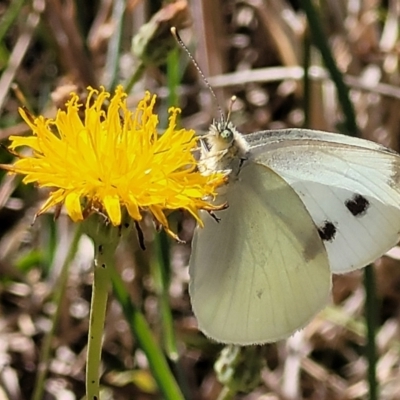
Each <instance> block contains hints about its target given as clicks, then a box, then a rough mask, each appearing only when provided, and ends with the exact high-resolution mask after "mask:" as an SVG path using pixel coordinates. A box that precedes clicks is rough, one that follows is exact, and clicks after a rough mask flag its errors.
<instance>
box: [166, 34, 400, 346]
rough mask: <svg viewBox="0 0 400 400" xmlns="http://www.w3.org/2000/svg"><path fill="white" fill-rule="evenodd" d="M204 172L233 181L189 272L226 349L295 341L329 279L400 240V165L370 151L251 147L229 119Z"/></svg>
mask: <svg viewBox="0 0 400 400" xmlns="http://www.w3.org/2000/svg"><path fill="white" fill-rule="evenodd" d="M171 32H172V34H173V35H174V37H175V38H176V40H177V41H178V43H179V44H180V45H181V46H182V47H183V49H184V50H185V51H186V52H187V54H188V56H189V58H190V59H191V60H192V62H193V63H194V65H195V66H196V68H197V70H198V71H199V73H200V75H201V77H202V78H203V80H204V82H205V84H206V85H207V87H208V88H209V90H210V92H211V94H212V95H213V97H214V98H216V96H215V94H214V91H213V89H212V88H211V86H210V84H209V83H208V81H207V79H206V78H205V76H204V74H203V73H202V71H201V69H200V67H199V66H198V64H197V62H196V60H195V59H194V58H193V56H192V55H191V53H190V51H189V50H188V48H187V47H186V46H185V44H184V43H183V41H182V40H181V39H180V37H179V35H178V33H177V32H176V29H175V28H171ZM219 111H220V114H221V115H223V114H222V111H221V109H220V107H219ZM200 168H202V170H203V172H204V173H206V174H207V173H209V172H212V171H218V170H228V171H229V181H228V184H227V185H226V186H225V187H223V188H222V190H221V193H220V194H219V196H218V199H217V200H218V201H220V202H226V203H227V204H228V207H227V208H226V209H224V210H221V211H218V212H215V214H214V215H210V214H207V213H205V212H203V214H202V220H203V222H204V227H203V228H196V231H195V235H194V238H193V241H192V254H191V257H190V261H189V275H190V282H189V294H190V297H191V302H192V308H193V311H194V314H195V316H196V318H197V321H198V325H199V328H200V330H202V331H203V332H204V333H205V334H206V335H207V336H208V337H210V338H212V339H214V340H216V341H218V342H223V343H233V344H239V345H250V344H261V343H267V342H273V341H276V340H279V339H284V338H287V337H288V336H290V335H292V334H293V333H294V332H295V331H297V330H299V329H301V328H303V327H304V326H305V325H306V324H307V323H308V322H309V321H310V320H311V319H312V318H313V317H314V316H315V315H316V314H317V313H318V312H319V311H320V310H322V309H323V308H324V307H325V306H326V305H327V303H328V301H329V295H330V289H331V276H332V273H336V274H341V273H345V272H350V271H353V270H356V269H358V268H362V267H364V266H366V265H367V264H368V263H370V262H373V261H375V260H376V259H377V258H378V257H380V256H381V255H382V254H384V253H385V252H386V251H387V250H389V249H390V248H392V247H393V246H394V245H395V244H396V243H397V242H398V240H399V238H400V155H399V154H397V153H395V152H394V151H392V150H390V149H387V148H386V147H384V146H381V145H379V144H376V143H374V142H370V141H368V140H364V139H359V138H352V137H349V136H344V135H340V134H334V133H327V132H322V131H316V130H310V129H283V130H276V131H260V132H255V133H252V134H249V135H246V136H243V135H242V134H240V133H239V132H238V131H237V129H236V128H235V126H234V125H233V124H232V123H231V122H229V116H228V118H227V120H225V119H224V118H223V117H221V121H220V122H215V123H213V124H212V125H211V127H210V132H209V133H208V135H206V137H205V140H204V142H203V145H202V149H201V157H200Z"/></svg>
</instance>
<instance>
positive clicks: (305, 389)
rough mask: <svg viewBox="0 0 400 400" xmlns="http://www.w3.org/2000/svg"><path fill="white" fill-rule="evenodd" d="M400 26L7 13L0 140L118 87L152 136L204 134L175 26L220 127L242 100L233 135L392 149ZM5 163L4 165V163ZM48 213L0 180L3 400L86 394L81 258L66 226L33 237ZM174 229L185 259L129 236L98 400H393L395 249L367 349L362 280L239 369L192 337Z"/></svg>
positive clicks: (378, 288)
mask: <svg viewBox="0 0 400 400" xmlns="http://www.w3.org/2000/svg"><path fill="white" fill-rule="evenodd" d="M399 19H400V5H399V2H398V1H396V0H386V1H383V0H366V1H362V0H325V1H315V2H311V1H306V0H298V1H295V0H292V1H289V0H240V1H239V0H215V1H210V0H191V1H190V0H188V1H185V0H176V1H164V2H162V1H145V0H97V1H92V2H89V1H77V0H63V1H62V0H32V1H26V0H9V1H6V0H3V1H1V3H0V69H1V77H0V115H1V118H0V138H1V139H2V140H3V142H4V144H7V138H8V137H9V136H10V135H24V134H26V133H28V130H27V126H26V124H25V123H24V122H23V121H22V120H21V118H20V116H19V114H18V107H19V106H20V105H21V104H25V105H26V106H27V107H28V108H29V109H31V110H32V111H33V112H34V113H35V114H44V115H46V116H49V117H53V116H54V115H55V110H56V109H57V108H58V107H63V105H64V103H65V101H66V100H67V98H68V97H69V93H70V92H71V91H75V92H77V93H81V94H82V96H84V88H85V87H87V86H88V85H91V86H93V87H98V86H100V85H103V86H105V87H106V88H107V89H108V90H112V89H113V88H114V87H115V86H116V85H117V84H122V85H123V86H124V87H125V88H127V89H129V91H130V98H129V101H130V102H131V104H132V107H133V106H134V105H135V104H136V103H137V100H138V99H139V98H141V97H142V95H143V93H144V91H145V90H150V91H152V92H154V93H157V94H158V98H159V101H158V111H159V114H160V119H161V120H162V121H163V120H164V121H165V118H166V117H167V112H166V111H167V108H168V107H169V106H171V105H175V106H180V107H181V108H182V110H183V112H182V118H181V124H182V126H184V127H186V128H193V129H196V130H197V131H206V130H207V127H208V126H209V124H210V123H211V121H212V119H213V118H216V117H219V115H218V112H217V107H216V103H215V100H214V99H213V98H212V97H211V95H210V92H209V91H208V90H207V89H206V88H205V85H204V82H203V81H202V79H201V77H199V73H198V71H197V70H196V68H195V67H194V65H193V64H192V63H191V62H190V60H189V59H188V56H187V55H186V54H185V53H184V52H183V51H182V49H180V48H177V46H176V43H175V41H174V40H173V38H172V37H171V35H170V32H169V29H170V27H171V26H176V27H177V28H178V29H179V31H180V33H181V36H182V38H183V40H184V41H185V43H186V44H187V45H188V47H189V48H190V49H191V51H192V52H193V54H194V56H195V58H196V59H197V60H198V63H199V64H200V66H201V68H202V70H203V71H204V74H205V76H206V77H208V78H209V81H210V83H211V85H212V86H213V87H214V88H215V91H216V93H217V96H218V100H219V103H220V104H221V107H222V108H223V110H224V111H225V110H226V109H227V108H228V104H229V99H230V97H231V96H232V95H233V94H235V95H236V96H237V97H238V100H237V101H236V103H235V104H234V109H233V114H232V120H233V121H234V123H235V124H236V125H237V126H238V127H239V129H240V130H241V131H242V132H244V133H249V132H253V131H257V130H262V129H278V128H285V127H308V128H313V129H323V130H328V131H334V132H342V133H347V134H353V135H360V136H362V137H365V138H368V139H370V140H374V141H377V142H380V143H382V144H384V145H386V146H389V147H391V148H393V149H395V150H399V137H400V135H399V134H400V124H399V120H400V112H399V109H400V101H399V100H400V87H399V81H400V68H399V55H400V47H399ZM318 29H320V31H318ZM304 70H306V71H308V73H307V74H304ZM331 78H332V79H331ZM348 95H349V97H348ZM349 98H350V100H351V102H348V99H349ZM354 116H355V118H354ZM11 161H12V156H11V155H10V154H9V153H8V152H7V151H6V150H2V151H1V153H0V162H1V163H7V162H11ZM294 167H295V166H294ZM44 198H45V194H44V193H42V192H38V191H37V190H36V189H35V188H34V187H32V186H25V185H21V184H20V178H16V177H13V176H7V175H5V174H4V173H3V172H1V183H0V399H10V400H20V399H21V400H22V399H31V398H32V399H36V400H40V399H60V400H64V399H65V400H72V399H81V398H83V396H84V392H85V388H84V373H85V357H86V341H87V329H88V313H89V304H90V296H91V282H92V275H91V260H92V257H93V249H92V245H91V242H90V241H89V240H88V239H87V238H85V237H84V236H81V235H80V234H79V232H76V230H75V229H76V228H75V226H73V224H71V222H70V221H69V220H68V218H67V217H66V216H65V215H64V214H63V213H61V214H60V216H59V217H58V218H57V219H56V220H54V216H53V215H51V214H49V215H44V216H41V217H40V218H38V219H37V220H36V221H35V223H34V224H32V221H33V216H34V214H35V212H36V210H37V209H38V208H39V204H40V203H41V202H42V201H43V199H44ZM171 223H172V226H173V227H174V230H175V231H176V232H178V233H179V235H180V237H181V238H182V239H183V240H185V241H186V243H185V244H178V243H174V242H172V241H171V240H170V239H169V238H167V237H166V236H165V235H163V234H156V233H155V232H154V230H153V228H152V224H151V221H148V224H147V229H145V230H144V235H145V238H144V240H145V244H146V250H142V249H141V248H140V246H139V245H138V242H137V238H136V237H134V236H132V237H131V238H130V239H129V240H127V241H126V242H125V243H124V244H123V245H121V246H120V248H119V250H118V254H117V261H118V262H117V266H116V268H117V271H118V274H117V276H113V285H114V294H113V295H111V296H110V300H109V307H108V312H107V320H106V326H105V331H104V346H103V364H102V379H101V384H102V397H101V399H121V400H123V399H160V398H167V399H178V398H183V397H185V398H187V399H195V400H200V399H204V400H212V399H228V398H237V399H246V400H250V399H262V400H275V399H282V400H286V399H287V400H289V399H290V400H292V399H315V400H316V399H327V400H339V399H341V400H342V399H343V400H345V399H367V398H371V399H374V398H379V399H387V400H389V399H393V400H395V399H399V398H400V379H399V378H400V331H399V317H400V307H399V306H400V268H399V261H398V260H399V257H400V251H399V250H398V249H397V248H395V249H394V250H392V251H391V252H390V254H388V255H386V256H384V257H382V259H380V260H378V261H377V263H376V265H375V267H374V272H375V278H376V279H375V287H374V291H375V292H376V301H375V302H374V303H369V304H372V306H370V309H369V314H370V316H371V315H372V317H370V318H372V321H373V319H374V318H376V321H375V322H376V329H375V328H372V329H370V334H369V335H368V334H367V328H366V323H365V316H366V315H367V314H368V313H367V314H366V313H365V308H364V304H365V299H366V295H365V289H364V285H363V272H362V271H358V272H355V273H352V274H347V275H345V276H338V277H335V279H334V288H333V301H332V305H331V306H329V307H328V308H327V309H325V310H324V311H323V312H322V313H321V314H320V315H318V316H317V317H316V318H315V319H314V320H313V321H312V322H311V323H310V324H309V326H307V328H306V329H304V330H303V331H302V332H301V333H300V334H297V335H295V336H294V337H293V338H291V339H289V340H287V341H281V342H279V343H276V344H269V345H266V346H257V347H252V348H249V349H247V351H244V352H241V353H240V354H239V353H236V352H237V349H235V348H225V349H224V347H223V346H222V345H219V344H216V343H213V342H211V341H209V340H208V339H206V338H205V337H204V336H203V335H202V334H201V333H199V332H198V330H197V329H196V320H195V318H194V317H193V314H192V312H191V307H190V302H189V298H188V293H187V283H188V270H187V264H188V258H189V255H190V240H191V237H192V233H193V229H194V222H193V220H192V219H190V218H189V217H188V216H187V215H183V214H177V215H173V216H172V217H171ZM238 234H241V233H240V232H238ZM370 293H371V291H370ZM143 317H144V318H143ZM370 325H371V324H370ZM372 325H373V323H372ZM147 328H150V330H149V329H147ZM371 332H372V336H371ZM367 337H369V339H368V340H369V343H370V344H371V340H372V339H374V338H375V340H376V357H377V360H376V365H374V363H373V356H371V352H370V356H369V358H368V357H367V354H366V348H368V346H366V345H367V342H368V340H367ZM139 338H140V339H139ZM152 338H154V339H155V340H154V341H152V340H151V339H152ZM369 348H370V349H371V347H369ZM223 349H224V350H223ZM221 350H223V352H222V353H221ZM374 351H375V350H374V349H373V347H372V353H374ZM164 359H165V360H167V363H165V360H164ZM217 360H218V361H217ZM371 360H372V361H371ZM216 361H217V363H216ZM215 363H216V366H215V367H214V364H215ZM371 365H372V367H371ZM369 366H370V368H369ZM215 370H216V371H215ZM374 376H376V379H377V381H378V383H379V389H376V387H375V384H374ZM175 381H176V382H177V385H176V386H177V387H178V388H179V389H178V391H175V390H176V389H175V388H174V385H175V383H174V382H175ZM177 392H182V393H178V394H177ZM245 392H247V393H245Z"/></svg>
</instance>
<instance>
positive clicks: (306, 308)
mask: <svg viewBox="0 0 400 400" xmlns="http://www.w3.org/2000/svg"><path fill="white" fill-rule="evenodd" d="M226 200H227V202H228V204H229V207H228V208H227V209H226V210H224V211H221V212H218V213H217V217H218V218H220V222H218V223H217V222H216V221H215V219H213V218H211V217H210V216H209V215H207V214H206V215H204V224H205V226H204V228H200V229H199V228H198V229H197V231H196V233H195V237H194V240H193V245H192V247H193V249H192V255H191V260H190V276H191V280H190V286H189V290H190V295H191V300H192V306H193V309H194V312H195V315H196V317H197V319H198V323H199V327H200V328H201V330H202V331H203V332H205V333H206V335H208V336H210V337H211V338H213V339H215V340H217V341H220V342H224V343H236V344H242V345H243V344H254V343H265V342H271V341H275V340H278V339H281V338H285V337H287V336H289V335H290V334H292V333H293V332H294V331H296V330H298V329H300V328H302V327H304V326H305V324H306V323H307V322H309V321H310V320H311V318H312V317H313V316H314V315H315V314H316V313H317V312H318V311H319V310H321V309H322V308H323V307H324V306H325V305H326V304H327V301H328V298H329V291H330V281H331V277H330V270H329V263H328V257H327V254H326V250H325V248H324V245H323V242H322V240H321V238H320V236H319V234H318V230H317V228H316V227H315V224H314V222H313V220H312V219H311V217H310V215H309V213H308V212H307V210H306V209H305V207H304V204H303V203H302V201H301V200H300V198H299V196H298V195H297V194H296V192H295V191H294V190H293V189H292V188H291V187H290V186H289V185H288V184H287V183H286V182H285V181H284V180H283V179H282V178H281V177H279V175H277V174H276V173H275V172H274V171H272V170H271V169H269V168H267V167H265V166H263V165H261V164H257V163H253V162H250V161H249V162H247V163H245V165H244V166H243V167H242V169H241V170H240V174H239V176H238V178H237V180H235V181H233V182H231V183H230V184H229V185H228V188H227V198H226Z"/></svg>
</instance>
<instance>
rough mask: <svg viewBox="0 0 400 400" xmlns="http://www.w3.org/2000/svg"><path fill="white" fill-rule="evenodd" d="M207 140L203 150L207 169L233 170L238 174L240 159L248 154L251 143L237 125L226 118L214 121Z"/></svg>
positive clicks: (204, 163)
mask: <svg viewBox="0 0 400 400" xmlns="http://www.w3.org/2000/svg"><path fill="white" fill-rule="evenodd" d="M205 140H206V143H205V144H204V145H203V147H202V152H201V161H202V163H203V165H204V167H205V170H207V171H221V170H231V171H233V172H234V173H235V174H236V173H237V171H238V166H239V164H240V160H241V159H243V158H246V156H247V153H248V151H249V145H248V143H247V141H246V140H245V139H244V137H243V135H242V134H241V133H239V131H238V130H237V129H236V127H235V125H234V124H233V123H232V122H230V121H226V120H221V121H214V122H213V123H212V124H211V126H210V130H209V133H208V134H207V135H206V136H205Z"/></svg>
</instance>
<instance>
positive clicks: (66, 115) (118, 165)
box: [2, 86, 225, 233]
mask: <svg viewBox="0 0 400 400" xmlns="http://www.w3.org/2000/svg"><path fill="white" fill-rule="evenodd" d="M88 90H89V92H88V99H87V101H86V106H85V107H84V109H83V110H84V117H83V118H82V119H81V117H80V111H81V108H82V107H83V105H82V104H80V103H79V98H78V96H77V95H76V94H75V93H72V94H71V98H70V100H69V101H68V102H67V103H66V110H65V111H63V110H58V112H57V114H56V117H55V119H48V118H45V117H43V116H38V117H36V118H32V116H31V115H30V114H29V113H28V112H27V111H26V110H24V109H20V114H21V115H22V117H23V119H24V120H25V121H26V123H27V124H28V125H29V127H30V128H31V130H32V133H33V134H32V135H31V136H27V137H18V136H12V137H10V140H11V144H10V146H9V148H10V150H12V151H15V149H16V148H18V147H21V146H27V147H29V148H31V149H32V155H31V156H23V155H21V154H19V155H18V159H17V161H16V162H15V163H14V164H13V165H2V167H3V168H5V169H7V170H8V171H10V172H11V173H18V174H23V175H25V176H24V178H23V182H24V183H31V182H34V183H36V184H37V185H38V186H39V187H50V188H52V191H51V193H50V194H49V197H48V199H47V201H46V202H45V203H44V204H43V206H42V207H41V209H40V210H39V212H38V214H41V213H43V212H45V211H47V210H48V209H49V208H51V207H53V206H61V205H64V206H65V208H66V212H67V213H68V215H69V216H70V217H71V219H72V220H74V221H82V220H83V219H85V218H86V217H87V216H88V215H90V214H92V213H93V212H101V213H102V214H105V215H106V216H107V217H108V219H109V220H110V222H111V223H112V224H113V225H115V226H117V225H120V224H121V220H122V213H123V210H124V209H126V211H127V213H128V214H129V216H130V217H131V218H133V219H134V220H136V221H140V220H141V219H142V216H143V212H144V211H149V212H151V213H152V214H153V216H154V218H155V219H156V221H158V223H160V224H161V225H162V226H163V227H164V228H165V229H166V230H167V231H168V232H169V233H171V232H170V231H169V228H168V222H167V218H166V213H167V212H169V211H170V210H176V209H185V210H187V211H189V212H190V213H191V214H192V215H193V216H194V217H195V218H196V219H197V220H198V221H199V223H200V224H201V220H200V218H199V215H198V212H199V210H200V209H206V210H213V209H216V206H214V205H213V204H212V203H211V201H212V199H213V197H214V196H215V195H216V189H217V187H218V186H220V185H222V184H223V183H224V179H225V178H224V174H223V173H218V172H217V173H214V174H211V175H207V176H205V175H202V174H201V173H200V172H199V171H198V168H197V162H196V159H195V157H194V155H193V152H194V150H195V149H196V148H197V138H196V135H195V132H194V131H193V130H186V129H177V128H176V120H177V115H178V113H179V112H180V110H179V109H178V108H171V109H170V110H169V123H168V127H167V128H166V130H165V131H164V132H163V133H162V134H161V135H159V134H158V132H157V126H158V116H157V115H156V114H154V113H153V109H154V105H155V101H156V96H154V95H153V96H152V95H150V93H146V94H145V96H144V98H143V99H142V100H141V101H140V102H139V104H138V106H137V108H136V110H134V111H130V110H129V109H128V107H127V103H126V97H127V95H126V93H124V91H123V89H122V87H121V86H119V87H117V89H116V90H115V93H114V95H111V94H110V93H108V92H107V91H105V90H104V88H101V90H99V91H98V90H95V89H92V88H89V89H88Z"/></svg>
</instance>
